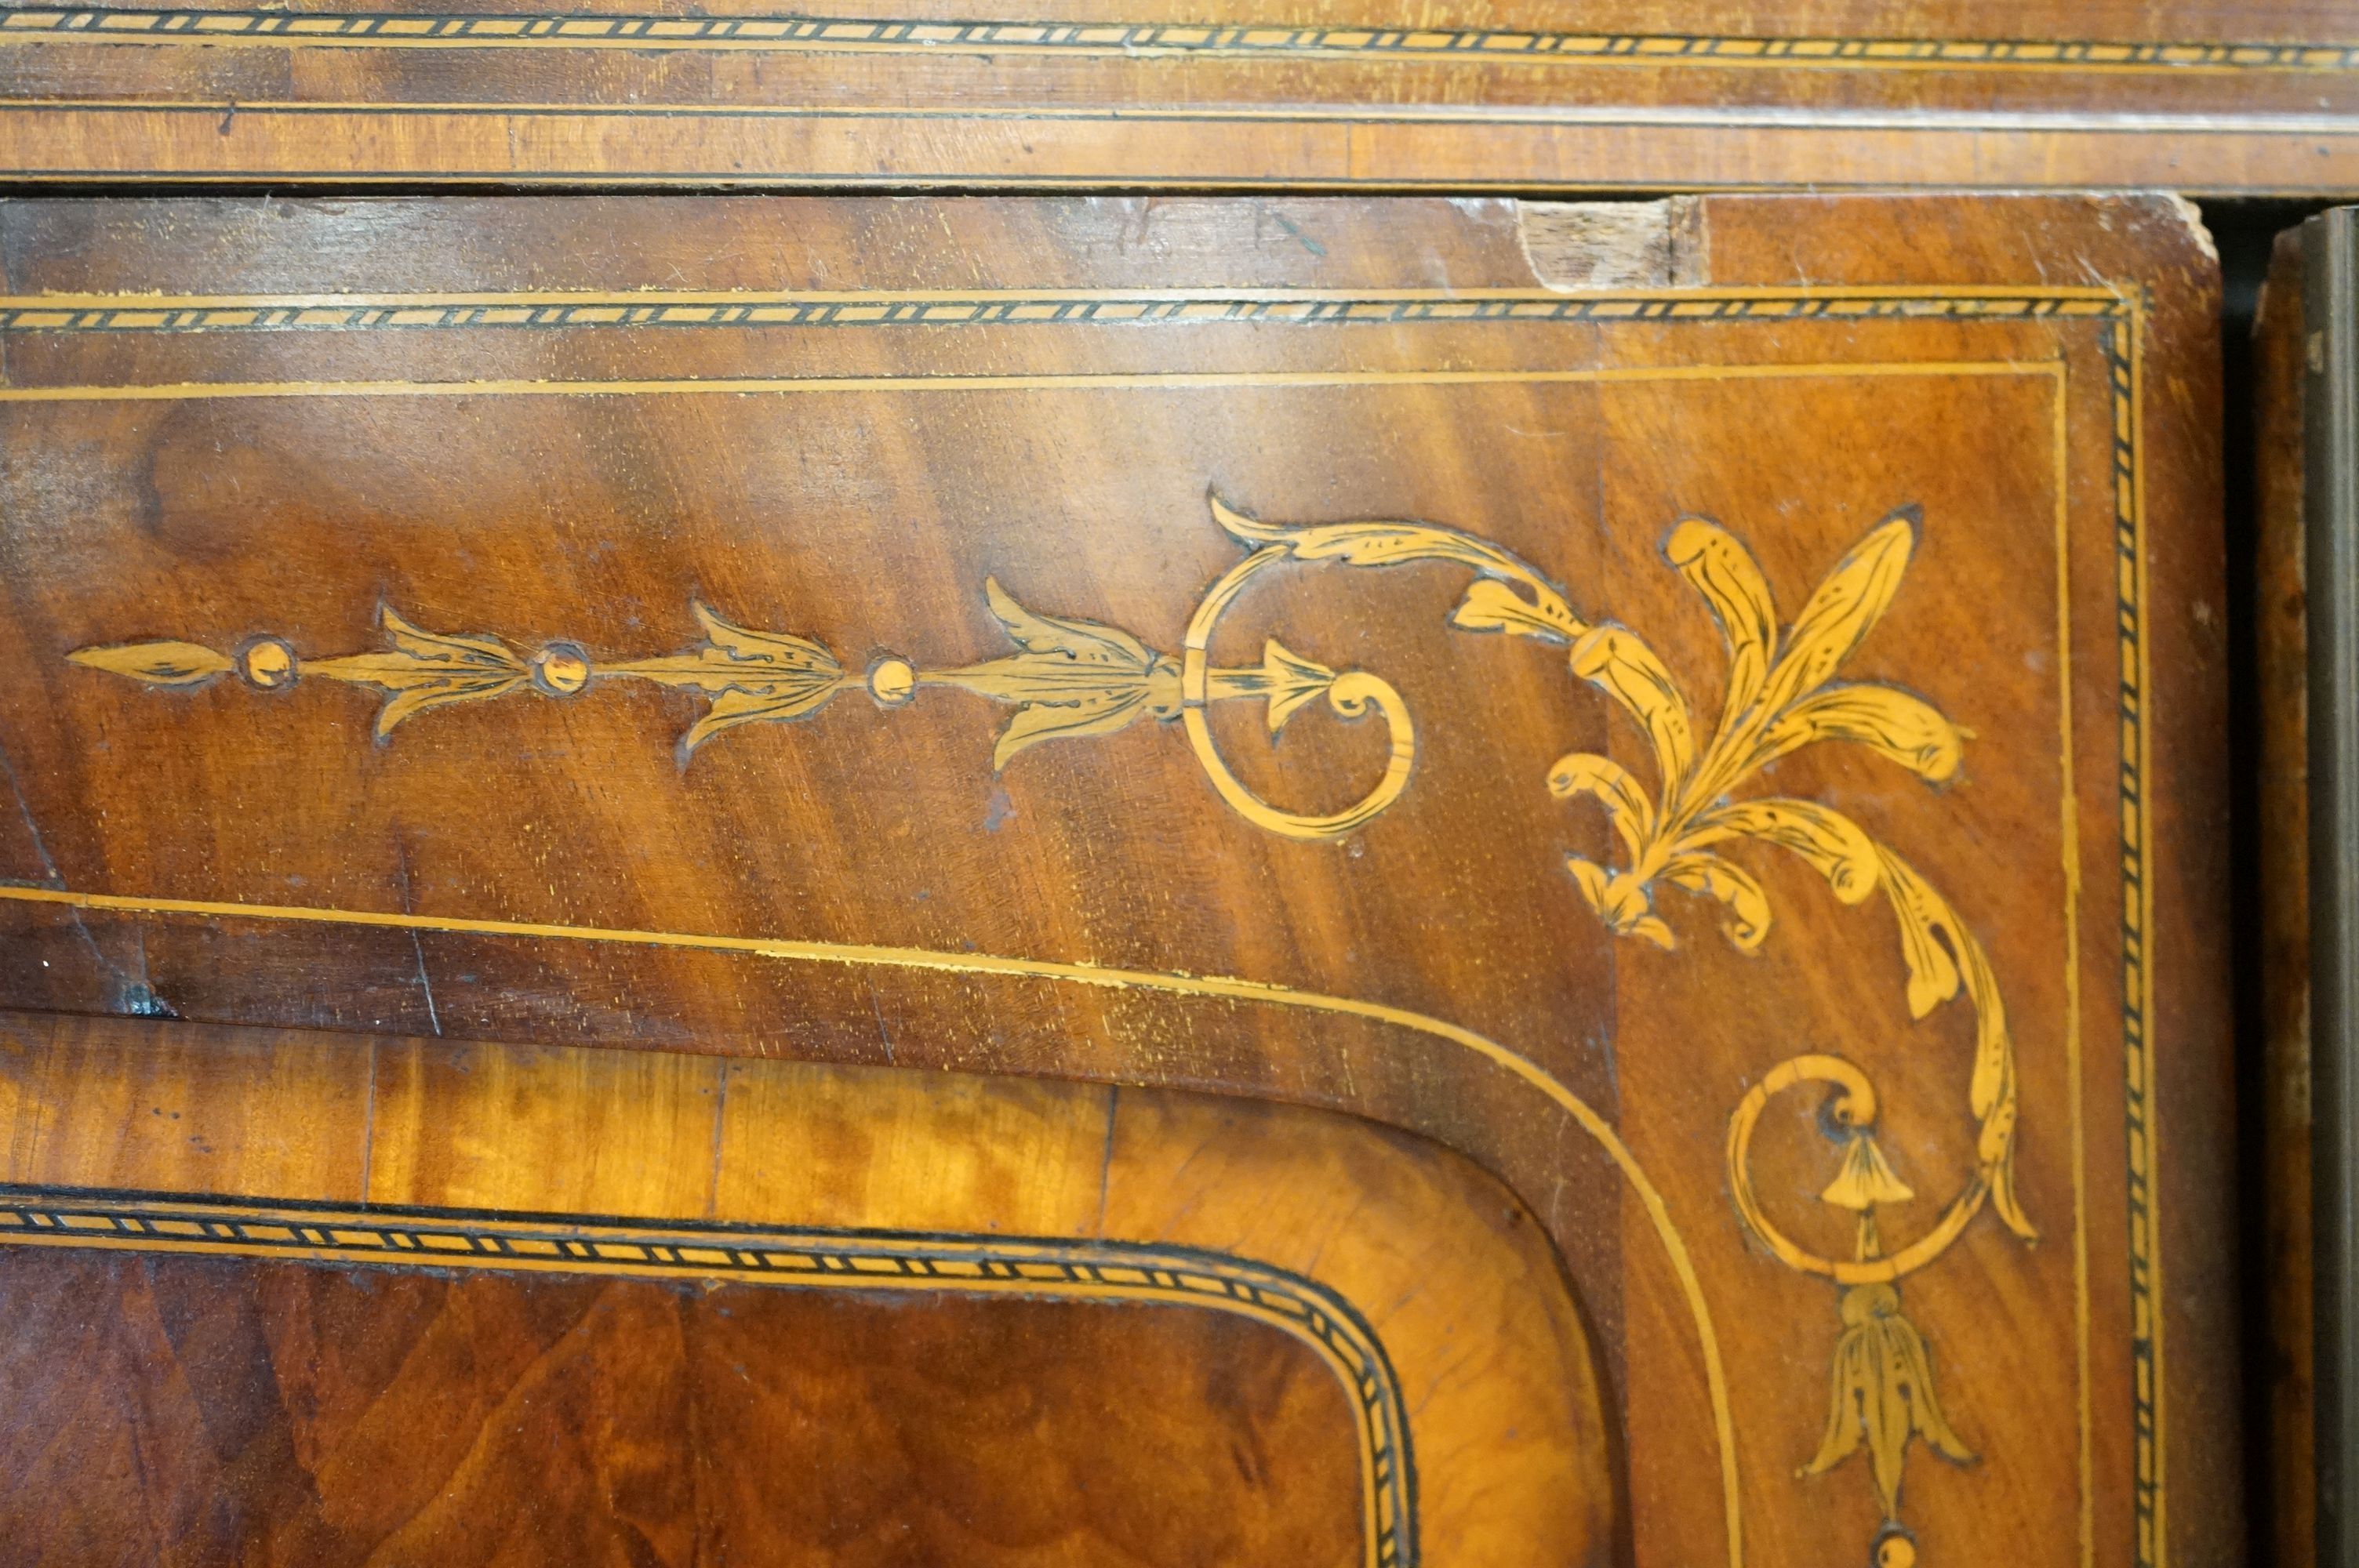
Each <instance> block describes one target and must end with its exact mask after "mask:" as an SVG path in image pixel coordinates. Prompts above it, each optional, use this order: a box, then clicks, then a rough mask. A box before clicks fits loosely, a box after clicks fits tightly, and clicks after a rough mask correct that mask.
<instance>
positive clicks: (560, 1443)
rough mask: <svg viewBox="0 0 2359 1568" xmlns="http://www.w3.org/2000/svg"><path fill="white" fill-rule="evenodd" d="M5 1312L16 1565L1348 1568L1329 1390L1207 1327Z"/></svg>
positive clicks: (1, 1508) (890, 1319) (1354, 1521)
mask: <svg viewBox="0 0 2359 1568" xmlns="http://www.w3.org/2000/svg"><path fill="white" fill-rule="evenodd" d="M0 1304H5V1309H6V1311H7V1314H8V1319H9V1324H10V1329H9V1334H8V1338H7V1347H6V1351H5V1365H6V1366H7V1368H8V1369H9V1372H10V1385H11V1387H12V1388H13V1389H15V1390H16V1400H15V1405H14V1409H13V1411H12V1413H11V1417H10V1420H9V1421H8V1422H7V1423H6V1425H5V1429H0V1473H5V1475H6V1476H8V1477H9V1479H10V1485H9V1487H7V1490H6V1497H7V1499H8V1500H7V1501H6V1502H5V1503H0V1528H5V1530H6V1532H7V1536H8V1541H9V1556H10V1557H11V1559H12V1560H13V1561H16V1562H20V1563H82V1564H98V1563H126V1564H128V1563H221V1562H234V1561H257V1560H260V1561H271V1560H277V1561H296V1560H299V1561H302V1562H306V1563H414V1562H429V1561H430V1562H435V1563H690V1562H697V1561H711V1560H714V1559H716V1558H717V1559H721V1560H725V1561H729V1562H742V1563H995V1562H1006V1561H1022V1562H1027V1563H1105V1562H1117V1561H1118V1562H1136V1563H1173V1564H1180V1563H1232V1562H1237V1561H1240V1560H1267V1559H1278V1558H1283V1559H1284V1560H1287V1561H1298V1562H1302V1563H1318V1564H1321V1565H1326V1564H1337V1565H1343V1564H1350V1563H1354V1562H1356V1561H1359V1560H1360V1559H1359V1545H1360V1542H1359V1530H1358V1518H1357V1515H1358V1497H1357V1493H1358V1486H1359V1476H1358V1465H1357V1462H1356V1458H1355V1454H1354V1447H1353V1442H1352V1437H1351V1432H1350V1422H1349V1418H1348V1416H1347V1414H1346V1411H1345V1408H1344V1403H1345V1402H1344V1400H1343V1396H1342V1390H1340V1389H1339V1388H1338V1387H1337V1386H1336V1384H1335V1381H1334V1379H1333V1378H1332V1376H1330V1375H1329V1373H1328V1371H1327V1369H1326V1368H1324V1367H1322V1366H1321V1365H1320V1364H1319V1362H1318V1360H1317V1358H1316V1357H1313V1356H1312V1355H1311V1354H1310V1352H1309V1350H1307V1349H1306V1348H1304V1347H1303V1346H1299V1345H1298V1344H1296V1343H1295V1342H1293V1341H1291V1340H1289V1339H1288V1338H1286V1337H1285V1336H1283V1335H1280V1334H1278V1333H1277V1332H1276V1331H1274V1330H1270V1329H1266V1328H1260V1327H1258V1325H1247V1324H1245V1323H1243V1322H1241V1321H1240V1320H1238V1319H1235V1318H1230V1317H1223V1315H1221V1314H1212V1313H1188V1312H1184V1311H1179V1310H1171V1309H1153V1308H1136V1309H1121V1308H1112V1309H1110V1308H1093V1307H1088V1306H1081V1305H1076V1304H1072V1303H1049V1302H1006V1303H981V1302H973V1301H958V1300H951V1299H942V1300H934V1301H927V1302H922V1303H913V1304H906V1305H895V1306H890V1307H886V1306H883V1305H880V1304H878V1303H875V1302H874V1301H863V1300H860V1299H858V1298H852V1297H842V1296H834V1297H831V1296H820V1295H805V1294H797V1293H795V1292H777V1291H761V1290H749V1289H744V1288H740V1289H737V1290H734V1291H732V1290H727V1289H724V1290H722V1291H719V1292H709V1291H703V1290H700V1289H699V1288H697V1287H695V1286H692V1285H663V1284H657V1283H652V1282H639V1281H580V1280H558V1279H549V1278H542V1277H533V1278H523V1279H519V1278H516V1277H513V1276H492V1275H476V1276H472V1277H468V1278H463V1279H452V1278H449V1277H447V1276H446V1277H437V1276H435V1275H433V1274H422V1273H413V1274H399V1275H394V1276H386V1275H384V1274H382V1273H375V1272H369V1271H358V1270H353V1271H334V1270H324V1269H320V1268H315V1267H307V1266H304V1265H299V1264H291V1263H259V1264H252V1265H247V1264H239V1263H229V1262H223V1261H220V1260H200V1259H188V1258H168V1259H161V1260H133V1259H128V1258H124V1257H121V1256H119V1255H113V1256H111V1255H108V1254H104V1253H91V1252H71V1253H59V1252H43V1253H29V1252H27V1253H17V1254H16V1255H13V1256H10V1257H7V1258H5V1259H0ZM59 1364H71V1365H74V1366H76V1367H78V1368H81V1369H82V1375H81V1376H80V1377H77V1378H62V1377H59V1376H57V1375H55V1373H54V1371H47V1372H45V1370H44V1368H53V1367H55V1366H56V1365H59Z"/></svg>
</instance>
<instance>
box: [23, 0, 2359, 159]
mask: <svg viewBox="0 0 2359 1568" xmlns="http://www.w3.org/2000/svg"><path fill="white" fill-rule="evenodd" d="M0 166H5V168H7V169H8V170H9V172H10V173H11V174H12V175H13V176H14V177H16V178H31V179H82V180H88V179H100V178H103V179H107V180H122V179H125V178H132V179H158V178H166V179H172V180H180V181H187V180H212V181H237V182H253V183H258V182H263V181H268V182H271V183H273V184H284V183H286V182H288V181H289V180H313V181H332V182H335V183H338V184H351V183H353V182H355V181H371V180H379V181H410V182H417V181H422V180H435V181H496V182H498V183H500V184H503V185H514V184H519V183H524V184H532V183H540V184H577V185H581V184H586V185H600V186H612V185H614V184H617V183H624V182H658V183H678V184H695V185H699V186H710V185H712V184H714V183H723V184H742V185H760V184H787V185H800V186H806V187H810V186H847V185H848V186H861V185H887V186H901V187H907V186H913V185H929V184H940V185H955V186H959V187H964V188H974V187H983V186H1010V187H1029V188H1033V189H1051V188H1056V187H1060V186H1063V187H1071V186H1075V185H1119V186H1125V187H1132V188H1136V187H1142V186H1143V187H1169V188H1202V187H1207V186H1226V187H1234V188H1240V189H1265V188H1268V187H1272V186H1282V187H1287V188H1291V189H1309V188H1333V189H1346V188H1354V187H1358V188H1366V187H1382V188H1387V189H1403V188H1413V187H1424V188H1436V189H1510V190H1532V189H1550V188H1554V189H1615V188H1619V189H1639V190H1662V189H1701V188H1730V187H1759V186H1810V187H1815V188H1820V189H1824V188H1829V187H1840V186H1846V185H1849V186H1861V185H1890V184H1934V185H1964V186H1981V187H1986V188H1992V189H2022V188H2026V187H2049V188H2066V189H2069V188H2073V187H2082V186H2112V187H2126V186H2149V185H2150V186H2160V187H2168V188H2172V189H2182V190H2191V191H2200V192H2205V193H2210V192H2240V193H2246V194H2251V193H2258V192H2283V193H2293V192H2320V191H2332V190H2350V189H2354V188H2359V25H2354V21H2353V18H2352V16H2351V14H2350V11H2349V8H2348V7H2347V6H2343V5H2328V4H2320V5H2299V6H2288V5H2259V4H2251V3H2245V4H2202V3H2188V0H2174V3H2170V4H2152V5H2134V4H2129V3H2127V0H2122V3H2117V4H2106V5H2070V4H2060V3H2058V0H2014V3H2009V4H2003V5H1981V6H1976V7H1974V8H1973V10H1972V11H1971V12H1968V11H1962V10H1961V9H1960V8H1959V7H1956V6H1954V5H1932V4H1924V3H1918V4H1894V3H1849V4H1846V3H1834V4H1811V5H1778V6H1769V5H1732V4H1727V3H1724V0H1721V3H1706V0H1687V3H1666V0H1651V3H1650V0H1623V3H1619V4H1615V5H1588V6H1583V7H1582V9H1581V12H1580V14H1579V16H1577V17H1569V16H1567V15H1566V14H1565V13H1564V12H1563V10H1562V8H1561V7H1551V6H1549V5H1540V4H1534V3H1531V0H1511V3H1506V4H1470V3H1466V0H1457V3H1453V4H1443V5H1428V6H1424V7H1421V8H1419V10H1418V12H1417V13H1416V14H1415V16H1409V15H1408V14H1407V13H1404V12H1403V11H1401V10H1400V9H1399V8H1398V7H1386V6H1383V5H1375V4H1372V3H1371V0H1258V3H1257V4H1256V5H1254V6H1253V7H1251V8H1250V9H1245V10H1237V11H1231V12H1226V13H1223V12H1220V11H1213V12H1209V13H1208V12H1206V11H1204V10H1203V9H1202V8H1201V6H1194V5H1180V4H1176V3H1175V0H1139V3H1136V4H1126V5H1114V4H1111V3H1110V0H1064V3H1060V4H1048V5H1027V6H1023V7H1016V8H1010V7H1006V6H994V5H988V4H981V3H979V0H913V3H909V4H904V5H899V6H896V7H877V6H875V5H870V6H865V7H861V6H853V7H848V8H847V7H838V8H836V9H833V10H829V9H825V8H822V9H821V10H820V11H819V12H817V13H816V14H811V13H796V12H793V11H791V10H787V9H781V8H780V7H778V6H777V5H771V4H765V3H763V0H731V3H728V4H721V5H699V6H696V7H692V8H690V7H681V6H676V5H647V4H631V3H628V0H613V3H606V0H567V3H566V4H562V5H551V4H547V3H545V0H543V3H533V0H509V3H508V4H506V5H497V6H490V7H483V6H473V5H433V4H431V3H429V0H419V3H417V4H405V5H375V6H364V5H346V4H337V5H305V6H303V7H301V8H299V10H298V11H294V12H290V11H288V10H287V9H285V8H284V7H275V6H269V5H261V6H255V5H240V4H236V3H235V0H219V3H211V0H209V3H207V4H204V5H198V6H192V7H173V8H164V9H155V8H143V7H137V6H128V5H109V6H106V7H104V8H92V7H86V6H73V5H69V6H63V7H60V8H55V9H40V10H35V9H29V8H27V9H20V10H18V11H16V12H15V13H13V14H12V15H11V16H9V17H8V19H7V25H6V26H5V27H0Z"/></svg>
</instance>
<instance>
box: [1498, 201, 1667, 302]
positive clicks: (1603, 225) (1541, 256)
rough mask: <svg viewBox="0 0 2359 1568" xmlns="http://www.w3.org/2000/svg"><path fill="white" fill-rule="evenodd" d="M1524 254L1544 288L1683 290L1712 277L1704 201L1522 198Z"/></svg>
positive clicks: (1519, 204) (1519, 205)
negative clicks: (1526, 199)
mask: <svg viewBox="0 0 2359 1568" xmlns="http://www.w3.org/2000/svg"><path fill="white" fill-rule="evenodd" d="M1516 210H1517V230H1518V234H1519V236H1520V238H1521V240H1522V243H1523V247H1524V259H1525V261H1526V262H1527V264H1528V265H1530V267H1531V269H1532V276H1533V277H1534V279H1535V280H1537V281H1538V283H1539V284H1540V285H1541V286H1542V287H1546V288H1553V289H1563V290H1568V291H1570V290H1576V289H1586V288H1660V287H1683V286H1688V285H1692V284H1698V283H1701V282H1703V281H1704V280H1705V278H1706V277H1707V276H1709V275H1710V273H1711V270H1712V265H1711V243H1710V239H1711V237H1710V232H1709V231H1708V229H1707V228H1706V225H1705V220H1704V205H1703V202H1702V201H1701V200H1699V199H1698V198H1695V197H1692V196H1674V197H1669V198H1667V199H1665V200H1659V201H1519V202H1517V204H1516Z"/></svg>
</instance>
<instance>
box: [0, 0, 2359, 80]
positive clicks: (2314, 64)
mask: <svg viewBox="0 0 2359 1568" xmlns="http://www.w3.org/2000/svg"><path fill="white" fill-rule="evenodd" d="M10 38H40V39H72V40H77V41H90V42H103V43H148V44H266V45H272V46H277V47H281V48H286V47H301V46H311V47H321V46H325V47H330V48H341V49H636V50H664V49H737V50H774V51H821V52H836V51H846V52H863V51H865V52H886V53H914V54H936V55H940V54H993V55H1003V54H1011V53H1024V54H1041V53H1045V54H1064V55H1113V56H1118V57H1122V58H1133V59H1135V58H1148V59H1162V58H1173V57H1180V58H1212V59H1240V58H1242V59H1255V58H1262V57H1278V58H1283V59H1347V60H1349V59H1357V60H1364V59H1381V60H1386V61H1393V60H1444V61H1453V60H1454V61H1465V60H1479V61H1484V62H1486V63H1509V64H1520V63H1529V64H1541V63H1551V64H1568V65H1644V66H1658V67H1659V66H1666V65H1702V66H1711V67H1717V68H1727V67H1774V68H1777V69H1783V70H1795V69H1798V68H1799V69H1805V70H1810V69H1821V70H1823V69H1836V70H1846V69H1848V70H1928V69H1932V70H1941V69H1948V70H1994V69H1995V70H2093V71H2120V70H2134V71H2186V70H2206V71H2250V70H2268V71H2344V70H2354V69H2359V44H2318V43H2246V42H2225V41H2221V42H2197V41H2191V40H2189V41H2155V42H2132V41H2107V40H2102V39H2063V38H2055V39H2046V38H1844V37H1840V36H1830V35H1818V36H1805V37H1786V38H1772V37H1738V36H1722V35H1712V34H1703V33H1607V32H1548V31H1516V30H1511V29H1503V28H1476V29H1451V28H1388V27H1287V26H1260V25H1256V24H1252V23H1211V24H1175V23H1137V22H1027V21H956V20H916V19H901V18H888V17H854V16H652V15H648V16H611V15H610V16H596V15H573V16H568V15H561V14H560V15H546V14H542V15H535V14H531V13H510V14H506V15H495V16H457V15H444V16H431V15H425V16H420V15H407V14H397V13H386V12H343V13H325V14H322V13H301V12H288V11H264V10H255V11H180V10H153V11H117V10H108V9H95V8H70V9H56V10H26V11H16V12H13V13H10V14H9V15H8V16H5V18H0V40H6V39H10Z"/></svg>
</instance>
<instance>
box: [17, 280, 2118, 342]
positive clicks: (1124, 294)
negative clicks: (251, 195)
mask: <svg viewBox="0 0 2359 1568" xmlns="http://www.w3.org/2000/svg"><path fill="white" fill-rule="evenodd" d="M2121 307H2122V301H2121V298H2120V297H2119V296H2118V295H2117V294H2116V293H2115V292H2114V291H2113V290H2111V289H2105V288H2083V289H2070V288H2067V289H2057V290H2042V291H2041V292H2039V293H2037V294H2026V293H2023V292H2008V291H1992V292H1989V293H1977V292H1974V291H1970V290H1967V291H1962V290H1958V289H1946V290H1942V291H1940V292H1939V293H1933V292H1929V293H1927V294H1925V295H1923V296H1921V297H1919V296H1910V295H1907V294H1896V293H1895V292H1894V291H1893V290H1891V289H1888V288H1886V289H1877V290H1874V291H1868V290H1861V291H1859V292H1858V293H1857V294H1855V295H1854V294H1846V293H1845V292H1843V291H1841V290H1833V291H1829V290H1776V289H1740V290H1727V289H1712V290H1698V291H1696V292H1694V293H1693V294H1691V295H1683V294H1680V293H1679V292H1677V291H1668V292H1667V291H1665V290H1662V289H1652V290H1645V291H1632V292H1629V293H1611V292H1599V293H1582V294H1560V293H1555V292H1551V291H1549V290H1545V289H1465V290H1455V291H1450V290H1436V289H1415V290H1372V291H1364V292H1350V293H1336V292H1321V291H1313V290H1286V289H1278V290H1240V289H1202V290H1162V291H1153V290H1058V289H1037V290H1019V291H1005V290H984V289H977V290H967V291H942V290H909V291H876V292H864V293H842V292H808V291H791V292H779V293H673V292H657V291H647V292H630V293H612V292H607V293H578V294H577V293H513V294H417V295H384V296H369V295H306V296H284V295H221V296H200V295H186V296H167V295H122V294H114V295H71V294H57V295H18V296H14V297H8V296H0V332H222V331H235V332H252V331H322V330H325V331H350V330H366V329H405V330H422V329H435V328H485V327H491V328H507V329H530V328H542V329H549V328H572V329H579V328H592V327H597V328H612V327H730V328H741V329H742V328H746V327H889V326H906V327H949V326H980V325H1006V326H1018V325H1051V324H1058V323H1064V324H1087V325H1093V326H1150V325H1158V324H1167V323H1180V324H1193V323H1204V322H1218V321H1230V322H1272V323H1288V324H1296V325H1310V326H1322V325H1332V326H1349V325H1365V326H1394V325H1402V324H1407V323H1412V322H1446V321H1511V322H1517V323H1520V324H1530V323H1534V322H1547V321H1644V320H1663V319H1680V320H1690V319H1722V320H1798V319H1821V318H1823V319H1833V320H1853V319H1869V318H1877V317H1932V318H1942V319H2000V320H2006V319H2026V318H2038V317H2047V316H2065V317H2076V316H2079V317H2102V316H2108V315H2113V314H2116V313H2118V312H2119V311H2120V309H2121Z"/></svg>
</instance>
